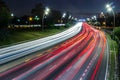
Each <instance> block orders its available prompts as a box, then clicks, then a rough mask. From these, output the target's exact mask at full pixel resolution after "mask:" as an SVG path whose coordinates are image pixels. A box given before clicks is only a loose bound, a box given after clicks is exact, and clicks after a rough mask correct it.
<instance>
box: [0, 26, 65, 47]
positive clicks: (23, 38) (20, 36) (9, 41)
mask: <svg viewBox="0 0 120 80" xmlns="http://www.w3.org/2000/svg"><path fill="white" fill-rule="evenodd" d="M66 29H67V28H64V27H61V28H59V29H46V30H44V31H43V32H42V31H39V30H36V31H35V30H34V31H32V30H30V31H29V30H28V31H14V32H12V34H9V36H7V37H5V39H4V40H1V39H0V47H6V46H8V45H14V44H18V43H22V42H27V41H32V40H36V39H40V38H44V37H47V36H51V35H54V34H57V33H60V32H62V31H64V30H66Z"/></svg>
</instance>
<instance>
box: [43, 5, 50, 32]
mask: <svg viewBox="0 0 120 80" xmlns="http://www.w3.org/2000/svg"><path fill="white" fill-rule="evenodd" d="M49 12H50V9H49V8H48V7H46V8H45V10H44V13H43V17H42V31H43V30H44V18H45V16H46V15H48V14H49Z"/></svg>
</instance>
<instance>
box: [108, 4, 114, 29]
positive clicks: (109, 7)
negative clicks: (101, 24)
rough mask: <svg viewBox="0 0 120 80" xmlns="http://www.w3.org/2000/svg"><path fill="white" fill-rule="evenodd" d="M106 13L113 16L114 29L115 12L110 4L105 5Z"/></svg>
mask: <svg viewBox="0 0 120 80" xmlns="http://www.w3.org/2000/svg"><path fill="white" fill-rule="evenodd" d="M106 8H107V11H109V12H112V13H113V16H114V20H113V21H114V27H115V12H114V11H113V8H112V6H111V5H110V4H106Z"/></svg>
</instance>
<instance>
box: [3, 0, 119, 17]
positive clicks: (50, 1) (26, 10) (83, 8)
mask: <svg viewBox="0 0 120 80" xmlns="http://www.w3.org/2000/svg"><path fill="white" fill-rule="evenodd" d="M4 1H5V2H6V4H7V5H8V7H9V8H10V10H11V12H12V13H14V14H15V15H16V16H22V15H25V14H26V15H28V14H30V12H31V9H32V8H34V7H35V4H37V3H39V2H41V3H43V4H44V5H45V6H48V7H50V8H53V9H56V10H60V11H61V12H65V11H69V12H71V14H72V15H73V16H74V17H78V18H84V17H87V16H92V15H95V14H96V13H100V12H106V9H105V4H106V3H107V2H108V1H109V2H113V5H114V6H115V8H114V10H115V11H116V12H120V5H119V4H120V0H4Z"/></svg>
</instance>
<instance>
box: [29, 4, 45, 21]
mask: <svg viewBox="0 0 120 80" xmlns="http://www.w3.org/2000/svg"><path fill="white" fill-rule="evenodd" d="M31 13H32V15H33V16H38V17H40V20H42V16H43V13H44V6H43V4H42V3H39V4H37V5H36V6H35V8H33V9H32V10H31Z"/></svg>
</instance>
